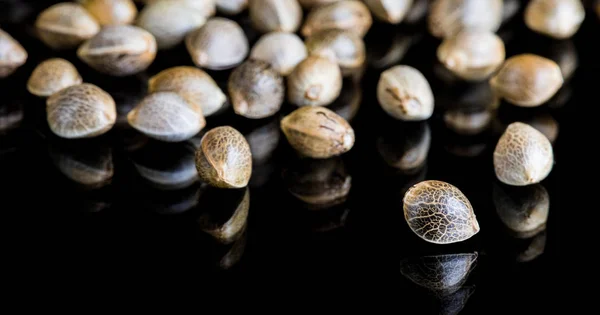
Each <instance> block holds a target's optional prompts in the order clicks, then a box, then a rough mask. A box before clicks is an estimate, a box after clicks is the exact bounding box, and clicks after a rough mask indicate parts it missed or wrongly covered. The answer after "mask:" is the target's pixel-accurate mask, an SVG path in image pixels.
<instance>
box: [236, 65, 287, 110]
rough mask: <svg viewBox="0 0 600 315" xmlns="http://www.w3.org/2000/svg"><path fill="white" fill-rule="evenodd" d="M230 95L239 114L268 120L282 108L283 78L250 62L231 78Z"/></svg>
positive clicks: (239, 68)
mask: <svg viewBox="0 0 600 315" xmlns="http://www.w3.org/2000/svg"><path fill="white" fill-rule="evenodd" d="M228 87H229V95H230V96H231V102H232V103H233V110H234V111H235V113H236V114H238V115H241V116H244V117H246V118H253V119H259V118H265V117H269V116H271V115H273V114H275V113H276V112H278V111H279V109H280V108H281V104H283V99H284V96H285V95H284V94H285V93H284V87H283V78H282V77H281V76H280V75H279V74H278V73H277V72H276V71H275V70H273V68H271V66H270V65H269V64H268V63H266V62H264V61H261V60H248V61H246V62H244V63H242V64H241V65H240V66H239V67H237V68H236V69H235V70H234V71H233V72H232V73H231V76H230V77H229V83H228Z"/></svg>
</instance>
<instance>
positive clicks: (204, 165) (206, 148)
mask: <svg viewBox="0 0 600 315" xmlns="http://www.w3.org/2000/svg"><path fill="white" fill-rule="evenodd" d="M196 169H197V170H198V174H199V175H200V178H201V179H202V180H203V181H204V182H206V183H207V184H209V185H211V186H214V187H217V188H242V187H246V186H247V185H248V181H250V176H251V175H252V153H251V151H250V145H248V141H246V139H245V138H244V136H243V135H242V134H241V133H240V132H239V131H237V130H236V129H234V128H232V127H230V126H223V127H216V128H213V129H211V130H209V131H208V132H207V133H206V134H205V135H204V136H203V137H202V140H201V143H200V147H199V148H198V150H196Z"/></svg>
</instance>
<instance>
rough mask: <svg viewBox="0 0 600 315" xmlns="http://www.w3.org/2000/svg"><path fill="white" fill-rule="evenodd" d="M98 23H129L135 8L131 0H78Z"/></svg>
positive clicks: (134, 14) (131, 21)
mask: <svg viewBox="0 0 600 315" xmlns="http://www.w3.org/2000/svg"><path fill="white" fill-rule="evenodd" d="M79 2H80V3H81V4H82V5H83V7H84V8H85V9H86V10H88V12H90V13H91V14H92V15H93V16H94V17H95V18H96V20H97V21H98V22H99V23H100V25H120V24H131V23H133V20H135V16H136V15H137V8H136V7H135V4H134V3H133V1H131V0H79Z"/></svg>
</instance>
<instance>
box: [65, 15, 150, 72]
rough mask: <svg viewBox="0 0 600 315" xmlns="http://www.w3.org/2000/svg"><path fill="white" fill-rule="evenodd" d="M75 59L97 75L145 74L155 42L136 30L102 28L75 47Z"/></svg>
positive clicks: (130, 27)
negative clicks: (79, 60)
mask: <svg viewBox="0 0 600 315" xmlns="http://www.w3.org/2000/svg"><path fill="white" fill-rule="evenodd" d="M77 56H78V57H79V58H80V59H81V60H82V61H83V62H85V63H86V64H87V65H89V66H90V67H92V68H94V69H95V70H97V71H99V72H102V73H105V74H109V75H114V76H128V75H132V74H136V73H139V72H141V71H144V70H146V68H148V67H149V66H150V64H151V63H152V62H153V61H154V58H155V57H156V40H155V39H154V36H152V34H150V33H148V32H147V31H145V30H143V29H142V28H139V27H137V26H132V25H115V26H106V27H105V28H103V29H102V30H101V31H100V32H99V33H98V34H97V35H96V36H94V37H93V38H91V39H89V40H87V41H86V42H85V43H83V45H81V46H80V47H79V49H78V50H77Z"/></svg>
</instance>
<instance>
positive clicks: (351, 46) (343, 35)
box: [306, 29, 367, 75]
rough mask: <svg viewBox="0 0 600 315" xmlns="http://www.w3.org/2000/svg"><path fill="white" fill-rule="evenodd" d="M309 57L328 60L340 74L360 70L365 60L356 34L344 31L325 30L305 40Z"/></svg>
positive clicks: (362, 48) (364, 52)
mask: <svg viewBox="0 0 600 315" xmlns="http://www.w3.org/2000/svg"><path fill="white" fill-rule="evenodd" d="M306 49H308V53H309V54H310V55H317V56H321V57H324V58H330V59H331V60H334V61H335V62H337V64H338V65H339V66H340V68H341V70H342V74H344V75H346V74H349V73H352V72H353V70H356V69H358V68H360V67H361V66H362V65H363V64H364V62H365V59H366V55H367V53H366V49H365V43H364V42H363V40H362V38H360V37H358V36H356V34H354V33H351V32H348V31H344V30H335V29H334V30H325V31H322V32H319V33H317V34H315V35H312V36H310V37H309V38H307V39H306Z"/></svg>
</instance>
